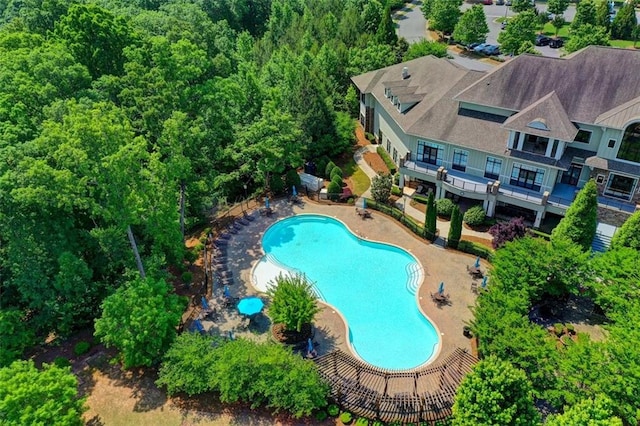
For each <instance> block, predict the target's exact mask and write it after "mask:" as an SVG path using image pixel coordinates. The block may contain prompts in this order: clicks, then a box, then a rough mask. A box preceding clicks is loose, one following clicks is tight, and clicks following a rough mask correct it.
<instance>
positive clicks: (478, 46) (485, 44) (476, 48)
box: [473, 43, 488, 53]
mask: <svg viewBox="0 0 640 426" xmlns="http://www.w3.org/2000/svg"><path fill="white" fill-rule="evenodd" d="M487 46H488V44H487V43H480V44H479V45H477V46H476V47H474V48H473V51H474V52H476V53H482V51H483V50H484V48H485V47H487Z"/></svg>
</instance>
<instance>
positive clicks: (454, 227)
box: [448, 205, 464, 249]
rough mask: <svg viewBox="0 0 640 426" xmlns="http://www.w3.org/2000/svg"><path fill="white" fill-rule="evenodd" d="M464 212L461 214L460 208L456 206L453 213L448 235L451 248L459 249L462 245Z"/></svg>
mask: <svg viewBox="0 0 640 426" xmlns="http://www.w3.org/2000/svg"><path fill="white" fill-rule="evenodd" d="M463 217H464V216H463V215H462V212H460V207H458V206H457V205H455V206H454V207H453V211H452V212H451V226H450V227H449V235H448V239H449V241H448V245H449V246H450V247H451V248H454V249H455V248H458V244H459V243H460V238H461V237H462V219H463Z"/></svg>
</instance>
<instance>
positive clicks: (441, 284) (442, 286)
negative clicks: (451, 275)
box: [438, 281, 444, 294]
mask: <svg viewBox="0 0 640 426" xmlns="http://www.w3.org/2000/svg"><path fill="white" fill-rule="evenodd" d="M438 293H440V294H442V293H444V281H442V282H441V283H440V287H438Z"/></svg>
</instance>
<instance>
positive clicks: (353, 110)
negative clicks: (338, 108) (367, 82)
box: [344, 85, 360, 118]
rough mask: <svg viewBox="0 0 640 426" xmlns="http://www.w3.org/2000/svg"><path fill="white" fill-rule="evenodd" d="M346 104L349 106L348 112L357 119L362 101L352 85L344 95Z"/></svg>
mask: <svg viewBox="0 0 640 426" xmlns="http://www.w3.org/2000/svg"><path fill="white" fill-rule="evenodd" d="M344 103H345V105H346V106H347V112H348V113H349V116H350V117H352V118H357V117H358V114H359V112H360V99H359V98H358V92H357V91H356V88H355V86H353V85H350V86H349V88H348V89H347V93H346V94H345V95H344Z"/></svg>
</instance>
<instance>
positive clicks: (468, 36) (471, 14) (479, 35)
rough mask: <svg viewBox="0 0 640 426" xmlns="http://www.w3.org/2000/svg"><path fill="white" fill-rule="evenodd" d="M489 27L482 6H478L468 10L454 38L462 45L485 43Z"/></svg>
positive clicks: (457, 27) (454, 31)
mask: <svg viewBox="0 0 640 426" xmlns="http://www.w3.org/2000/svg"><path fill="white" fill-rule="evenodd" d="M487 34H489V26H488V25H487V17H486V16H485V14H484V8H483V7H482V5H479V4H476V5H473V6H472V7H471V9H468V10H466V11H465V12H464V13H463V14H462V16H461V17H460V20H459V21H458V23H457V24H456V26H455V29H454V30H453V38H454V39H455V40H456V41H457V42H460V43H462V44H471V43H483V42H484V41H485V40H486V38H487Z"/></svg>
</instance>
